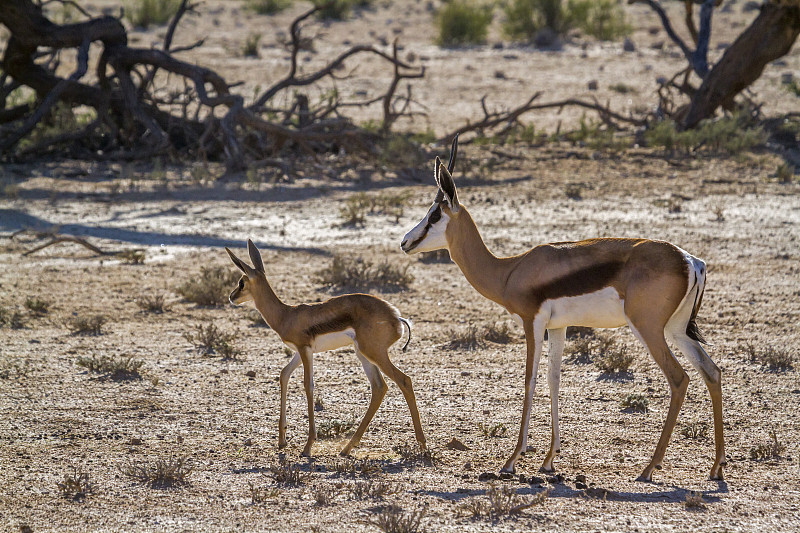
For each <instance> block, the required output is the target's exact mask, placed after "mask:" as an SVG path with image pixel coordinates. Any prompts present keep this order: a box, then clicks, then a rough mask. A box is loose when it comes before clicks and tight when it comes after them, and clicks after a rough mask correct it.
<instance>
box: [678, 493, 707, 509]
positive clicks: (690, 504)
mask: <svg viewBox="0 0 800 533" xmlns="http://www.w3.org/2000/svg"><path fill="white" fill-rule="evenodd" d="M683 506H684V507H686V508H687V509H691V510H694V511H698V510H702V509H705V508H706V501H705V500H704V499H703V493H702V492H695V491H691V492H689V493H687V494H686V500H684V502H683Z"/></svg>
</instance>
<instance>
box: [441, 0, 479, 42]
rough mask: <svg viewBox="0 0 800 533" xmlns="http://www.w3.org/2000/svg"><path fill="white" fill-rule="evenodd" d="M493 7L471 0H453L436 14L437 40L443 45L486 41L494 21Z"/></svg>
mask: <svg viewBox="0 0 800 533" xmlns="http://www.w3.org/2000/svg"><path fill="white" fill-rule="evenodd" d="M492 18H493V15H492V7H491V6H488V5H480V4H476V3H474V2H472V1H470V0H453V1H452V2H448V3H447V4H445V5H444V6H443V7H442V9H441V10H440V11H439V13H438V14H437V15H436V25H437V26H438V28H439V36H438V38H437V42H438V43H439V44H440V45H442V46H458V45H465V44H479V43H482V42H484V41H486V34H487V33H488V30H489V24H491V23H492Z"/></svg>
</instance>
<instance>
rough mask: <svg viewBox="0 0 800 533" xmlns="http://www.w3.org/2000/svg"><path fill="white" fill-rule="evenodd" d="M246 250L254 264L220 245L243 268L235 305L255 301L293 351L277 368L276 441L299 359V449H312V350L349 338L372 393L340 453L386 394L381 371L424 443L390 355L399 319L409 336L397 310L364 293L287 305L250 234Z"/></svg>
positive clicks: (409, 390)
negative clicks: (304, 424) (303, 417)
mask: <svg viewBox="0 0 800 533" xmlns="http://www.w3.org/2000/svg"><path fill="white" fill-rule="evenodd" d="M247 250H248V252H249V254H250V260H251V261H252V262H253V266H252V267H250V266H249V265H248V264H247V263H245V262H244V261H242V260H241V259H239V258H238V257H236V256H235V255H234V254H233V252H231V251H230V250H229V249H228V248H225V251H226V252H228V255H229V256H230V257H231V260H232V261H233V264H235V265H236V266H237V267H238V268H239V270H241V271H242V273H243V274H244V275H243V276H242V277H241V278H240V279H239V284H238V286H237V287H236V289H235V290H234V291H233V292H232V293H231V295H230V301H231V303H233V304H234V305H240V304H243V303H245V302H248V301H252V302H253V303H255V307H256V309H258V312H259V313H261V316H262V317H263V318H264V320H265V321H266V323H267V324H269V327H270V328H272V329H273V330H274V331H275V332H276V333H277V334H278V335H279V336H280V338H281V340H282V341H283V343H284V344H285V345H286V346H288V347H289V349H291V350H292V351H293V352H294V356H293V357H292V359H291V361H289V364H287V365H286V366H285V367H284V369H283V370H281V376H280V386H281V412H280V420H279V422H278V446H279V447H281V448H283V447H284V446H286V393H287V387H288V384H289V377H290V376H291V375H292V372H294V370H295V369H296V368H297V367H298V366H299V365H300V363H301V362H302V363H303V385H304V388H305V391H306V400H307V402H308V440H307V441H306V445H305V448H303V455H311V446H312V445H313V444H314V441H315V440H316V438H317V431H316V427H315V425H314V370H313V361H312V355H313V354H315V353H319V352H324V351H327V350H335V349H336V348H341V347H343V346H348V345H350V344H352V345H353V346H354V347H355V351H356V357H358V360H359V361H361V366H362V367H363V368H364V373H365V374H366V375H367V379H368V380H369V384H370V387H371V389H372V397H371V399H370V402H369V407H368V408H367V413H366V414H365V415H364V419H363V420H362V421H361V424H360V425H359V426H358V429H356V432H355V434H354V435H353V437H352V438H351V439H350V442H348V443H347V445H346V446H345V447H344V448H343V449H342V452H341V454H342V455H348V454H349V453H350V451H351V450H352V449H353V447H355V446H356V445H358V443H359V442H360V440H361V437H362V436H363V435H364V431H366V429H367V426H368V425H369V423H370V421H371V420H372V417H373V416H374V415H375V412H376V411H377V410H378V407H380V405H381V402H382V401H383V397H384V396H385V395H386V388H387V387H386V381H384V379H383V376H382V375H381V371H382V372H383V373H384V374H386V375H387V376H389V379H391V380H392V381H394V382H395V383H397V386H398V387H400V390H401V391H402V392H403V396H404V397H405V399H406V402H407V403H408V408H409V410H410V411H411V420H412V421H413V422H414V432H415V434H416V437H417V442H419V445H420V447H421V448H422V449H423V450H424V449H425V435H424V434H423V433H422V423H421V422H420V419H419V411H418V410H417V400H416V397H415V396H414V388H413V387H412V385H411V379H410V378H409V377H408V376H406V375H405V374H404V373H403V372H401V371H400V370H399V369H398V368H397V367H396V366H394V364H392V362H391V361H390V360H389V347H390V346H391V345H392V344H394V343H395V342H396V341H397V340H398V339H400V337H401V336H402V333H403V327H402V324H405V325H406V327H407V328H408V341H407V342H406V344H405V346H403V351H405V349H406V347H408V343H409V342H411V324H410V323H409V321H408V320H406V319H405V318H402V317H401V316H400V312H399V311H398V310H397V309H396V308H395V307H394V306H393V305H391V304H389V303H388V302H386V301H384V300H381V299H380V298H376V297H375V296H371V295H369V294H345V295H343V296H337V297H334V298H330V299H329V300H326V301H324V302H322V303H315V304H310V305H305V304H301V305H287V304H285V303H283V302H282V301H281V300H280V298H278V296H276V294H275V292H274V291H273V290H272V287H271V286H270V283H269V281H268V280H267V276H266V273H265V272H264V263H263V261H262V260H261V252H259V250H258V248H256V245H255V244H253V241H251V240H250V239H248V240H247Z"/></svg>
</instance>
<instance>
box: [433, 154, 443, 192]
mask: <svg viewBox="0 0 800 533" xmlns="http://www.w3.org/2000/svg"><path fill="white" fill-rule="evenodd" d="M440 166H442V160H441V159H439V156H438V155H437V156H436V160H435V161H434V162H433V180H434V181H435V182H436V186H437V187H439V167H440Z"/></svg>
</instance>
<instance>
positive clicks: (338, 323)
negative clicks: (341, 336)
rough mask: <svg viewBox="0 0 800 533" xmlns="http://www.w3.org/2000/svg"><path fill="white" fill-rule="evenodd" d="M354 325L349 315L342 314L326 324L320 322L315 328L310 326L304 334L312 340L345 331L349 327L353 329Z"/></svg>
mask: <svg viewBox="0 0 800 533" xmlns="http://www.w3.org/2000/svg"><path fill="white" fill-rule="evenodd" d="M352 325H353V317H352V316H350V315H349V314H342V315H339V316H336V317H334V318H332V319H330V320H326V321H325V322H320V323H318V324H314V325H313V326H309V327H308V328H306V330H305V331H304V332H303V333H305V334H306V335H308V336H309V337H311V338H314V337H318V336H320V335H325V334H326V333H333V332H334V331H342V330H345V329H347V328H349V327H352Z"/></svg>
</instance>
